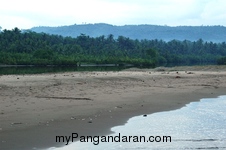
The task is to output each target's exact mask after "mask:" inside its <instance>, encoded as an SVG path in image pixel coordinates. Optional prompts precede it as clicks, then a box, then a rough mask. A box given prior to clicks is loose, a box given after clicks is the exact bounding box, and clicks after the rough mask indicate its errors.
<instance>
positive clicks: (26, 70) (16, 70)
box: [0, 65, 129, 75]
mask: <svg viewBox="0 0 226 150" xmlns="http://www.w3.org/2000/svg"><path fill="white" fill-rule="evenodd" d="M128 67H129V66H91V65H90V66H80V67H77V66H61V67H60V66H55V67H54V66H48V67H35V66H17V67H0V75H10V74H38V73H54V72H55V73H56V72H73V71H120V70H123V69H126V68H128Z"/></svg>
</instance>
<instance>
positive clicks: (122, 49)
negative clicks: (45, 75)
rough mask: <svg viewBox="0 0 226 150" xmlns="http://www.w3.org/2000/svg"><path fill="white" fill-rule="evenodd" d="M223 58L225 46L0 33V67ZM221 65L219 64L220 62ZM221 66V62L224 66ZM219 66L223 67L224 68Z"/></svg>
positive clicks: (198, 60)
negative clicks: (8, 65) (10, 65)
mask: <svg viewBox="0 0 226 150" xmlns="http://www.w3.org/2000/svg"><path fill="white" fill-rule="evenodd" d="M223 56H226V43H225V42H223V43H213V42H204V41H203V40H202V39H200V40H198V41H195V42H191V41H187V40H184V41H177V40H172V41H169V42H165V41H162V40H132V39H130V38H127V37H123V36H119V37H118V38H116V39H115V38H114V36H113V35H112V34H110V35H108V36H107V37H105V36H99V37H96V38H94V37H89V36H86V35H84V34H81V35H80V36H78V37H76V38H72V37H63V36H60V35H49V34H46V33H35V32H32V31H24V32H22V31H20V30H19V29H18V28H15V29H13V30H3V31H2V32H0V64H14V65H77V64H80V63H96V64H101V63H104V64H107V63H111V64H125V63H127V64H135V65H144V66H154V65H156V64H158V63H188V62H193V63H194V62H216V61H217V60H218V59H219V60H221V59H223V58H222V57H223ZM219 62H220V61H219ZM223 63H224V62H223ZM223 63H222V64H223Z"/></svg>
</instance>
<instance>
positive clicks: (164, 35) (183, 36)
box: [30, 23, 226, 42]
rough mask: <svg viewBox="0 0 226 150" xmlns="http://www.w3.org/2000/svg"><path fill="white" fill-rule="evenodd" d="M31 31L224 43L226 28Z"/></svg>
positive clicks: (83, 26)
mask: <svg viewBox="0 0 226 150" xmlns="http://www.w3.org/2000/svg"><path fill="white" fill-rule="evenodd" d="M30 30H31V31H34V32H37V33H41V32H44V33H48V34H57V35H62V36H64V37H66V36H71V37H77V36H79V35H81V34H85V35H87V36H90V37H99V36H102V35H104V36H106V37H107V36H109V35H110V34H112V35H113V36H114V38H118V36H124V37H128V38H131V39H138V40H144V39H147V40H152V39H158V40H164V41H170V40H174V39H175V40H180V41H183V40H190V41H197V40H198V39H202V40H204V41H212V42H224V41H226V27H224V26H176V27H171V26H160V25H124V26H116V25H110V24H105V23H97V24H80V25H77V24H74V25H69V26H59V27H48V26H39V27H33V28H31V29H30Z"/></svg>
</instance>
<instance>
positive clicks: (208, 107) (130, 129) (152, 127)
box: [51, 96, 226, 150]
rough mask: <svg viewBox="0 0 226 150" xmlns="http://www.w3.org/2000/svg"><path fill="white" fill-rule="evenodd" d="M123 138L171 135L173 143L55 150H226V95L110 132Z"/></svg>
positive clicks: (134, 121)
mask: <svg viewBox="0 0 226 150" xmlns="http://www.w3.org/2000/svg"><path fill="white" fill-rule="evenodd" d="M111 130H112V131H114V132H115V133H114V134H112V136H114V135H116V136H117V135H119V133H120V135H121V136H127V135H128V136H145V137H147V138H148V137H149V136H171V139H172V141H171V142H149V143H147V142H129V143H126V142H110V143H103V142H100V143H99V145H97V146H95V145H93V143H92V142H88V143H84V142H83V143H81V142H75V143H72V144H70V145H68V146H65V147H62V148H51V149H54V150H77V149H78V150H80V149H81V150H90V149H92V150H100V149H101V150H103V149H107V150H127V149H135V150H140V149H142V150H149V149H152V150H159V149H173V150H175V149H180V150H185V149H226V96H220V97H218V98H210V99H201V101H200V102H192V103H190V104H188V105H186V106H185V107H183V108H181V109H178V110H173V111H167V112H160V113H154V114H151V115H148V116H147V117H144V116H138V117H133V118H131V119H129V121H128V123H126V124H125V125H123V126H117V127H113V128H112V129H111Z"/></svg>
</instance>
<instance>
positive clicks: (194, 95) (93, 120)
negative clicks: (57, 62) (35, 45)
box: [0, 66, 226, 150]
mask: <svg viewBox="0 0 226 150" xmlns="http://www.w3.org/2000/svg"><path fill="white" fill-rule="evenodd" d="M219 95H226V66H192V67H174V68H156V69H136V68H132V69H127V70H124V71H119V72H118V71H114V72H113V71H109V72H87V71H85V72H66V73H49V74H37V75H2V76H0V142H1V144H0V145H1V149H4V150H18V149H23V150H30V149H32V148H38V149H40V148H48V147H54V146H62V145H64V144H65V143H56V142H55V136H59V135H62V136H64V135H71V133H73V132H76V133H79V135H105V134H109V133H110V128H111V127H113V126H117V125H122V124H124V123H126V121H127V120H128V119H129V118H130V117H133V116H137V115H143V114H151V113H155V112H160V111H167V110H173V109H177V108H180V107H182V106H184V105H185V104H188V103H190V102H192V101H198V100H200V99H201V98H210V97H217V96H219Z"/></svg>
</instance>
